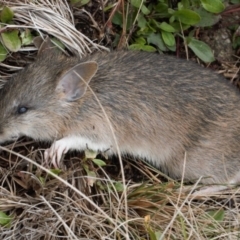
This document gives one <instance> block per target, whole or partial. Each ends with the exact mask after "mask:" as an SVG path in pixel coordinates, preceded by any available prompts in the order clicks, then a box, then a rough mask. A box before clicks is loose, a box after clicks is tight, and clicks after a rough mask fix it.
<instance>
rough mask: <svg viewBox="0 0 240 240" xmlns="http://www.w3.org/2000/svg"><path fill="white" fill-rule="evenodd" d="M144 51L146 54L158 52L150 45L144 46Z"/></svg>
mask: <svg viewBox="0 0 240 240" xmlns="http://www.w3.org/2000/svg"><path fill="white" fill-rule="evenodd" d="M142 50H143V51H145V52H156V51H157V49H156V48H155V47H153V46H150V45H143V46H142Z"/></svg>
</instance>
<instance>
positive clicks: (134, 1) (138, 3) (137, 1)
mask: <svg viewBox="0 0 240 240" xmlns="http://www.w3.org/2000/svg"><path fill="white" fill-rule="evenodd" d="M142 2H144V1H143V0H131V1H130V3H131V4H132V5H133V6H134V7H136V8H140V6H141V5H142Z"/></svg>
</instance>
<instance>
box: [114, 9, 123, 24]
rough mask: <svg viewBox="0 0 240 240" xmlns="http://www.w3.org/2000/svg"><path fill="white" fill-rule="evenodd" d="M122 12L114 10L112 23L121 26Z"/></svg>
mask: <svg viewBox="0 0 240 240" xmlns="http://www.w3.org/2000/svg"><path fill="white" fill-rule="evenodd" d="M122 18H123V17H122V14H121V13H120V12H115V14H114V15H113V18H112V23H114V24H116V25H119V26H122Z"/></svg>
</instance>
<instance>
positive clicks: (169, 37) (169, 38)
mask: <svg viewBox="0 0 240 240" xmlns="http://www.w3.org/2000/svg"><path fill="white" fill-rule="evenodd" d="M161 35H162V38H163V42H164V43H165V44H166V45H167V46H170V47H171V46H174V45H175V44H176V42H175V38H174V36H173V34H172V33H169V32H165V31H161Z"/></svg>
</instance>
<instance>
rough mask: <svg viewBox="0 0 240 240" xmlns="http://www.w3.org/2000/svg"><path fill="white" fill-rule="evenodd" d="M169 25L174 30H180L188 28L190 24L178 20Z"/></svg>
mask: <svg viewBox="0 0 240 240" xmlns="http://www.w3.org/2000/svg"><path fill="white" fill-rule="evenodd" d="M170 25H171V26H172V27H173V28H174V29H175V32H181V31H182V30H183V31H184V30H187V29H188V28H190V25H187V24H183V23H180V22H173V23H171V24H170Z"/></svg>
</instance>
